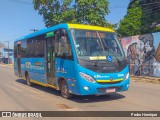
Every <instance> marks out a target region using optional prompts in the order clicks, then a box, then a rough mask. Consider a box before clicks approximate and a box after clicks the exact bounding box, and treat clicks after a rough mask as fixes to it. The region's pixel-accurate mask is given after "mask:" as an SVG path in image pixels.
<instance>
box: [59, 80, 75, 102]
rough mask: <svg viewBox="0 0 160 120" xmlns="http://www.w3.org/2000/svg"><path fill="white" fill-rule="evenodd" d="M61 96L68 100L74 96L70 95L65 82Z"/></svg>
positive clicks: (63, 82)
mask: <svg viewBox="0 0 160 120" xmlns="http://www.w3.org/2000/svg"><path fill="white" fill-rule="evenodd" d="M61 94H62V97H64V98H67V99H69V98H71V97H72V96H73V94H71V93H69V89H68V85H67V82H66V81H65V80H63V81H62V82H61Z"/></svg>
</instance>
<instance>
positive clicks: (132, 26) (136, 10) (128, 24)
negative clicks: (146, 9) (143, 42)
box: [117, 0, 142, 36]
mask: <svg viewBox="0 0 160 120" xmlns="http://www.w3.org/2000/svg"><path fill="white" fill-rule="evenodd" d="M141 16H142V9H141V7H140V6H139V1H138V0H135V1H134V2H131V3H130V4H129V6H128V11H127V15H126V16H125V17H124V19H123V20H121V21H120V24H119V28H118V29H117V32H118V33H120V34H121V35H122V36H132V35H136V34H140V33H141V29H140V27H141V20H140V19H141Z"/></svg>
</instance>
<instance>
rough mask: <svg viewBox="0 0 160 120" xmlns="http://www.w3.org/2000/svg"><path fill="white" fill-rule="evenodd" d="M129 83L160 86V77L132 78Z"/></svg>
mask: <svg viewBox="0 0 160 120" xmlns="http://www.w3.org/2000/svg"><path fill="white" fill-rule="evenodd" d="M131 81H133V82H146V83H153V84H159V85H160V77H148V76H147V77H146V76H132V75H131Z"/></svg>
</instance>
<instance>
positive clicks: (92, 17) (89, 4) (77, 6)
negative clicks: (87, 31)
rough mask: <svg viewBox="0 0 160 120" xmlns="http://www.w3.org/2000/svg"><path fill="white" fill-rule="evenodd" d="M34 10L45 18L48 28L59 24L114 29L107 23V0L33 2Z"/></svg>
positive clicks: (41, 0)
mask: <svg viewBox="0 0 160 120" xmlns="http://www.w3.org/2000/svg"><path fill="white" fill-rule="evenodd" d="M33 3H34V8H35V10H37V11H38V12H39V14H40V15H42V16H43V18H44V22H45V25H46V27H50V26H53V25H56V24H59V23H80V24H91V25H98V26H104V27H106V26H107V27H110V28H113V27H115V25H112V24H109V23H107V21H106V19H105V15H107V14H108V13H109V10H108V4H109V2H108V1H107V0H33Z"/></svg>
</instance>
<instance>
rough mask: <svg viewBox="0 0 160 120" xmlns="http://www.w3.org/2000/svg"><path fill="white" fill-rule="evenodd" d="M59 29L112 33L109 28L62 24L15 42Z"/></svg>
mask: <svg viewBox="0 0 160 120" xmlns="http://www.w3.org/2000/svg"><path fill="white" fill-rule="evenodd" d="M60 28H69V29H71V28H74V29H83V30H99V31H107V32H114V31H113V30H112V29H110V28H105V27H99V26H92V25H84V24H67V23H62V24H58V25H55V26H53V27H50V28H44V29H42V30H39V31H37V32H34V33H31V34H29V35H26V36H23V37H21V38H18V39H16V40H15V41H20V40H23V39H28V38H32V37H35V36H38V35H42V34H44V33H47V32H50V31H53V30H56V29H60Z"/></svg>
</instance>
